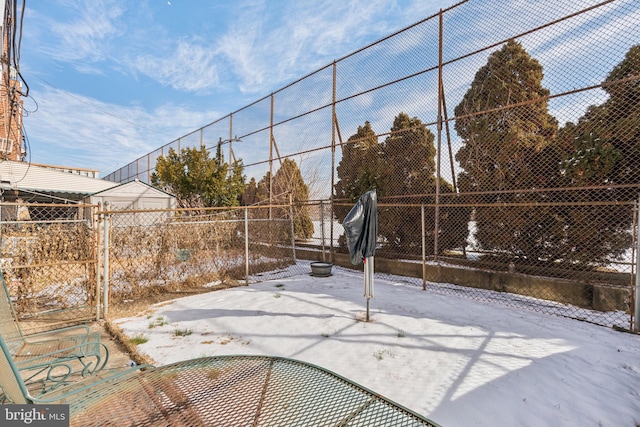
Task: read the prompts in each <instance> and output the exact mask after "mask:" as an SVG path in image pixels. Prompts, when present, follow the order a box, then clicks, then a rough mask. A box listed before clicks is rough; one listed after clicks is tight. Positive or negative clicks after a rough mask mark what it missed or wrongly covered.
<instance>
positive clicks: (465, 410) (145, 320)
mask: <svg viewBox="0 0 640 427" xmlns="http://www.w3.org/2000/svg"><path fill="white" fill-rule="evenodd" d="M265 277H266V276H265ZM375 292H376V294H375V298H374V299H372V300H370V321H369V322H365V321H364V320H365V317H366V316H365V313H366V310H365V307H366V300H365V298H364V297H363V296H362V295H363V277H362V273H358V272H353V271H349V270H344V269H341V268H338V267H334V269H333V275H332V276H331V277H326V278H320V277H312V276H310V275H308V274H304V275H298V276H294V277H288V278H274V279H270V280H268V281H265V282H262V283H255V284H252V285H250V286H248V287H240V288H233V289H227V290H221V291H215V292H211V293H209V294H204V295H195V296H191V297H186V298H181V299H177V300H174V301H172V302H170V303H162V304H158V305H156V306H152V307H151V310H150V312H149V313H146V314H144V315H141V316H139V317H134V318H128V319H119V320H117V321H116V323H117V324H118V325H119V326H120V327H121V328H122V329H123V330H124V331H125V333H126V334H127V335H128V336H130V337H132V336H137V335H143V336H145V337H146V338H148V342H146V343H145V344H141V345H140V346H139V349H140V351H142V352H144V353H146V354H148V355H149V356H151V357H152V358H153V359H154V360H155V361H156V362H157V363H158V364H165V363H170V362H174V361H178V360H183V359H187V358H193V357H201V356H207V355H221V354H265V355H274V356H283V357H290V358H294V359H300V360H304V361H307V362H311V363H313V364H316V365H319V366H322V367H324V368H327V369H330V370H332V371H334V372H336V373H338V374H340V375H343V376H345V377H347V378H349V379H351V380H353V381H356V382H358V383H360V384H362V385H363V386H365V387H367V388H370V389H372V390H374V391H376V392H378V393H380V394H382V395H384V396H386V397H388V398H390V399H391V400H394V401H396V402H397V403H399V404H401V405H404V406H406V407H408V408H410V409H412V410H414V411H417V412H419V413H421V414H423V415H425V416H426V417H428V418H430V419H432V420H433V421H435V422H437V423H440V424H441V425H442V426H443V427H456V426H460V427H469V426H495V425H501V426H545V427H547V426H563V427H565V426H566V427H571V426H576V427H578V426H580V427H582V426H615V427H623V426H628V427H636V426H637V425H638V424H639V423H640V336H637V335H632V334H627V333H621V332H616V331H613V330H611V329H607V328H604V327H601V326H596V325H593V324H590V323H585V322H579V321H576V320H571V319H564V318H558V317H552V316H547V315H543V314H539V313H535V312H528V311H524V310H518V309H514V308H507V307H505V306H503V305H499V304H496V305H493V304H491V303H481V302H474V301H470V300H468V299H463V298H456V297H455V296H447V295H440V294H438V293H434V292H425V291H422V290H421V289H420V288H416V287H412V286H406V285H403V284H401V283H400V282H399V281H398V282H395V281H393V280H392V279H390V278H389V277H388V276H385V279H381V278H376V279H375Z"/></svg>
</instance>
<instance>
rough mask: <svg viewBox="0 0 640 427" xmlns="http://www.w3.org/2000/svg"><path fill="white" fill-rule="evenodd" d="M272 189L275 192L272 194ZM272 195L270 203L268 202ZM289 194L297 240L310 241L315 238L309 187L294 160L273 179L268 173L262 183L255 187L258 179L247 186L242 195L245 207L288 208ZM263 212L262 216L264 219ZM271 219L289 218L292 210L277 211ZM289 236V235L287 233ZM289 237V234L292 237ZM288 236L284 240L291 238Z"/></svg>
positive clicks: (285, 162) (277, 172)
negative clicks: (286, 206)
mask: <svg viewBox="0 0 640 427" xmlns="http://www.w3.org/2000/svg"><path fill="white" fill-rule="evenodd" d="M271 185H273V189H272V190H273V191H270V189H271V187H270V186H271ZM270 194H271V197H272V198H271V199H269V197H270ZM289 194H291V201H292V203H293V218H294V219H293V225H294V233H295V237H296V238H297V239H301V240H307V239H309V238H311V236H313V222H311V217H310V215H309V208H308V206H307V202H308V201H309V187H308V186H307V184H305V182H304V179H303V177H302V173H300V169H299V168H298V165H297V164H296V162H295V161H294V160H291V159H285V160H284V161H283V162H282V165H281V166H280V168H279V169H278V170H277V171H276V173H275V175H274V176H273V180H272V179H271V173H270V172H267V173H266V174H265V176H264V177H262V179H261V180H260V181H259V182H257V183H256V180H255V178H251V181H250V182H249V184H248V185H247V187H246V189H245V192H244V194H243V195H242V200H243V203H245V204H246V205H256V204H263V205H269V204H271V205H288V204H289ZM264 214H265V212H261V213H260V215H264ZM272 215H273V216H275V217H277V218H287V219H288V218H290V211H289V208H282V207H280V208H274V209H272ZM285 233H288V231H285ZM289 234H290V233H289ZM288 237H289V236H285V238H288Z"/></svg>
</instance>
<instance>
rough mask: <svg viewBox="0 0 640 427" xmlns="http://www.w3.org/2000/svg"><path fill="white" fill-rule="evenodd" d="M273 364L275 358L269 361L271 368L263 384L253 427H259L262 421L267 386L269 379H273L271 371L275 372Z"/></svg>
mask: <svg viewBox="0 0 640 427" xmlns="http://www.w3.org/2000/svg"><path fill="white" fill-rule="evenodd" d="M273 364H274V360H273V359H272V360H270V361H269V368H267V377H266V378H265V380H264V384H263V386H262V392H261V393H260V401H259V402H258V407H257V408H256V416H255V418H254V419H253V424H252V426H253V427H257V426H258V425H259V423H260V415H261V412H262V406H263V405H264V401H265V398H266V396H267V388H268V387H269V381H270V380H271V372H273Z"/></svg>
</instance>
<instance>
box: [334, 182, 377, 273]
mask: <svg viewBox="0 0 640 427" xmlns="http://www.w3.org/2000/svg"><path fill="white" fill-rule="evenodd" d="M342 225H343V226H344V231H345V234H346V236H347V246H348V248H349V254H350V255H351V264H353V265H358V264H362V260H363V259H364V258H367V257H370V256H373V255H374V254H375V252H376V236H377V235H378V202H377V196H376V190H371V191H367V192H366V193H364V194H363V195H362V196H360V200H358V203H356V204H355V205H354V206H353V208H351V211H349V213H348V214H347V216H346V217H344V221H343V222H342Z"/></svg>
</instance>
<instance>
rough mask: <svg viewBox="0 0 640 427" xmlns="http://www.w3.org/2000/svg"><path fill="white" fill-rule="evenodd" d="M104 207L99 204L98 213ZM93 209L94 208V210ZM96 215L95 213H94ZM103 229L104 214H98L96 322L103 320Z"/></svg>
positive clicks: (95, 267)
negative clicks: (101, 252)
mask: <svg viewBox="0 0 640 427" xmlns="http://www.w3.org/2000/svg"><path fill="white" fill-rule="evenodd" d="M101 207H102V205H101V204H98V211H100V210H101ZM92 209H93V208H92ZM93 213H94V214H95V212H93ZM102 227H104V224H103V215H102V214H98V221H97V222H96V234H97V235H96V251H97V253H96V258H97V260H98V262H96V265H95V266H94V271H93V273H94V276H93V277H94V279H95V280H94V283H95V285H96V320H100V319H101V315H102V305H101V302H100V299H101V298H100V283H102V281H101V280H100V244H101V243H102V242H101V240H100V236H101V235H102Z"/></svg>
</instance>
